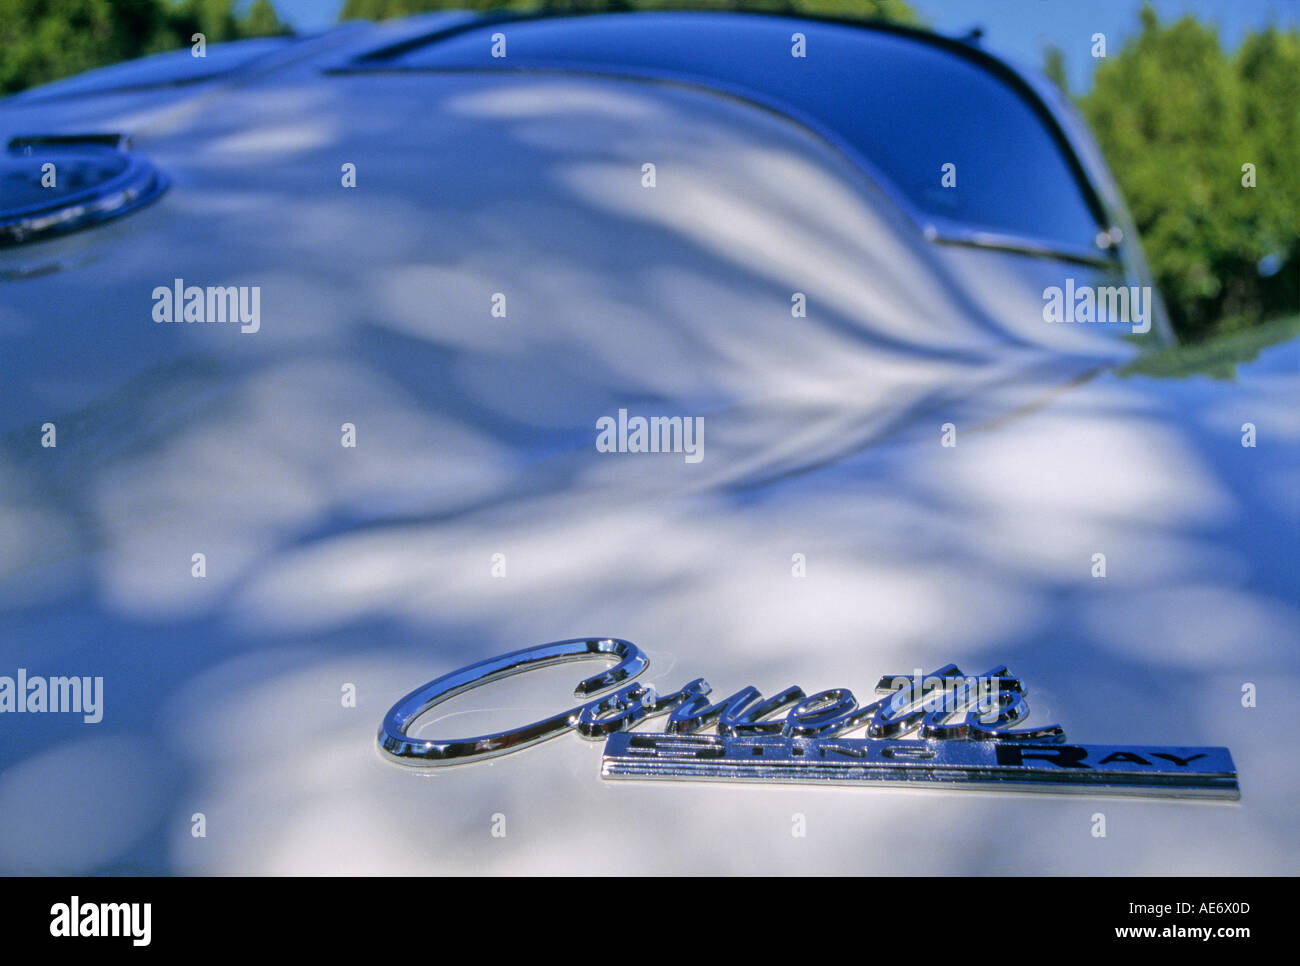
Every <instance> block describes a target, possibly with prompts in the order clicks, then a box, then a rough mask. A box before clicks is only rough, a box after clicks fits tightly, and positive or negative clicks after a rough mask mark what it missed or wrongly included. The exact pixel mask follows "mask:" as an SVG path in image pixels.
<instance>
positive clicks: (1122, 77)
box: [1079, 7, 1300, 339]
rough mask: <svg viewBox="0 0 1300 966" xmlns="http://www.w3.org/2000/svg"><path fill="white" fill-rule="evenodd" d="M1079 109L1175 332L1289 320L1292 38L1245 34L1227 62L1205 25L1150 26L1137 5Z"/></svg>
mask: <svg viewBox="0 0 1300 966" xmlns="http://www.w3.org/2000/svg"><path fill="white" fill-rule="evenodd" d="M1079 104H1080V108H1081V109H1082V111H1083V114H1084V116H1085V117H1086V118H1087V120H1088V122H1089V124H1090V125H1091V126H1092V130H1093V132H1094V134H1095V135H1096V137H1097V140H1098V142H1099V144H1100V145H1101V148H1102V151H1103V152H1104V153H1105V155H1106V159H1107V161H1108V163H1109V165H1110V168H1111V170H1112V172H1113V173H1114V175H1115V177H1116V179H1117V180H1118V181H1119V184H1120V187H1121V188H1122V190H1123V192H1124V196H1125V198H1126V200H1127V202H1128V204H1129V207H1130V209H1131V211H1132V213H1133V218H1134V221H1136V223H1137V227H1138V231H1139V234H1140V235H1141V237H1142V243H1143V248H1144V250H1145V251H1146V254H1147V257H1148V260H1149V261H1150V263H1151V266H1152V270H1153V272H1154V273H1155V276H1156V279H1157V282H1158V283H1159V285H1160V288H1161V290H1162V291H1163V293H1164V295H1165V298H1166V301H1167V303H1168V305H1169V310H1170V315H1171V317H1172V321H1173V323H1174V327H1175V329H1176V330H1177V331H1178V332H1179V334H1180V335H1181V336H1184V337H1190V338H1194V339H1195V338H1204V337H1207V336H1209V335H1212V334H1215V333H1218V332H1225V331H1230V330H1231V329H1234V328H1241V327H1243V326H1249V325H1253V324H1256V323H1258V322H1259V320H1260V319H1262V318H1265V317H1267V316H1270V315H1276V314H1278V313H1281V312H1294V311H1295V309H1296V298H1297V292H1300V178H1297V173H1300V33H1296V32H1294V31H1292V32H1289V33H1283V32H1279V31H1277V30H1274V29H1269V30H1267V31H1264V32H1263V33H1256V34H1252V35H1251V36H1249V37H1248V38H1247V40H1246V41H1245V42H1244V43H1243V44H1242V46H1241V48H1240V49H1239V50H1238V51H1237V53H1236V54H1235V55H1233V56H1229V55H1227V54H1225V53H1224V52H1223V50H1222V48H1221V47H1220V45H1219V40H1218V36H1217V35H1216V33H1215V31H1214V29H1213V28H1211V27H1207V26H1205V25H1202V24H1200V23H1197V22H1196V21H1195V20H1193V19H1191V18H1190V17H1184V18H1183V19H1181V20H1178V21H1176V22H1174V23H1172V24H1169V25H1161V24H1160V23H1159V22H1158V20H1157V18H1156V15H1155V13H1154V11H1153V10H1152V9H1151V8H1150V7H1146V8H1144V9H1143V11H1142V32H1141V34H1140V35H1138V36H1137V37H1136V38H1134V39H1133V40H1132V41H1130V42H1129V43H1127V44H1126V45H1125V46H1124V49H1123V50H1122V51H1120V52H1119V54H1117V55H1114V56H1111V57H1108V58H1106V59H1105V60H1103V61H1101V62H1100V64H1099V65H1098V68H1097V73H1096V77H1095V81H1094V86H1093V89H1092V91H1091V92H1089V93H1088V94H1087V95H1086V96H1085V97H1082V98H1080V101H1079ZM1246 164H1253V165H1254V166H1255V177H1256V183H1257V186H1256V187H1254V188H1251V187H1246V186H1244V184H1243V180H1244V178H1245V175H1244V174H1243V166H1244V165H1246ZM1261 263H1263V265H1264V269H1263V271H1262V272H1261Z"/></svg>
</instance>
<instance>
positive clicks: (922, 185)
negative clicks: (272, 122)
mask: <svg viewBox="0 0 1300 966" xmlns="http://www.w3.org/2000/svg"><path fill="white" fill-rule="evenodd" d="M796 32H797V33H802V34H804V35H805V37H806V56H805V57H803V58H799V57H794V56H792V55H791V47H792V42H791V35H792V34H794V33H796ZM496 33H501V34H504V35H505V38H506V54H507V56H506V57H505V58H496V57H493V56H492V46H493V44H492V35H493V34H496ZM368 65H369V66H373V67H379V68H399V69H471V68H486V69H492V68H496V69H503V68H504V69H509V68H515V69H520V68H523V69H540V70H546V69H552V70H559V69H568V70H586V71H594V72H601V73H615V74H634V75H649V76H661V77H665V78H678V79H682V80H697V81H700V82H703V83H709V84H712V85H719V86H722V87H725V88H729V89H731V90H733V91H735V92H736V93H738V94H747V95H750V96H753V97H755V98H756V99H758V100H761V101H763V102H765V103H768V104H770V105H772V106H774V107H779V108H780V109H782V110H784V111H786V112H788V113H790V114H791V115H793V116H795V117H796V118H798V119H799V120H801V121H803V122H804V123H806V124H808V125H810V126H812V127H813V128H814V129H816V130H817V131H818V132H819V133H821V134H823V135H824V136H826V137H828V138H829V139H831V140H832V141H834V142H836V143H837V144H838V145H839V146H840V147H842V148H844V149H846V150H848V151H850V153H853V154H856V155H857V156H858V159H859V160H860V161H865V162H866V164H867V165H868V166H869V167H871V168H874V169H875V171H876V172H877V174H878V176H880V177H881V178H882V179H883V180H884V181H885V182H886V185H887V186H889V185H892V186H893V188H894V189H895V194H896V195H901V198H902V200H904V201H905V203H906V204H907V205H908V206H910V208H911V209H912V213H913V215H914V216H916V217H917V218H918V219H919V220H921V221H923V222H924V223H926V224H928V225H930V226H933V227H934V228H935V229H936V230H937V231H938V233H939V234H940V235H944V234H947V233H948V232H950V231H954V230H957V231H963V230H964V231H971V230H976V231H979V230H983V231H987V232H992V233H1000V234H1010V235H1014V236H1022V237H1025V238H1028V239H1033V240H1037V241H1041V242H1046V243H1055V244H1057V245H1060V246H1065V247H1066V248H1068V249H1084V250H1088V251H1093V252H1096V251H1098V248H1097V236H1098V233H1099V232H1101V231H1102V230H1103V227H1102V225H1101V224H1100V222H1099V219H1098V217H1097V213H1096V212H1097V209H1096V206H1095V202H1093V201H1092V200H1091V199H1090V197H1089V194H1088V193H1087V191H1086V189H1085V188H1084V187H1083V183H1082V181H1081V176H1080V175H1079V174H1078V173H1077V172H1076V170H1075V169H1074V168H1073V167H1072V165H1071V159H1070V156H1069V155H1068V154H1067V153H1066V152H1067V150H1068V149H1066V148H1065V147H1064V146H1063V145H1062V144H1061V143H1060V142H1059V141H1058V140H1057V138H1056V137H1055V135H1054V133H1053V131H1052V129H1051V128H1050V127H1049V126H1048V124H1047V123H1046V122H1045V120H1044V118H1043V117H1042V116H1041V115H1040V113H1039V110H1040V109H1039V108H1038V107H1037V106H1036V104H1035V103H1034V102H1033V101H1032V100H1030V98H1029V97H1028V96H1026V95H1025V94H1024V93H1022V92H1021V91H1020V90H1019V89H1018V88H1017V87H1016V86H1015V85H1014V84H1013V83H1012V82H1011V81H1009V80H1007V79H1004V78H1003V77H1001V76H999V75H998V74H995V73H994V72H992V71H991V70H989V69H986V68H985V67H984V66H982V65H981V64H978V63H976V62H974V60H972V59H971V58H970V57H967V56H963V55H962V54H960V53H957V52H954V51H952V50H948V49H945V48H944V47H941V46H938V45H936V44H933V43H930V42H927V41H925V40H922V39H918V38H915V37H911V36H908V35H906V34H895V33H890V32H887V31H881V30H872V29H864V28H860V27H853V26H848V25H841V24H834V23H819V22H816V21H807V20H796V19H792V18H786V17H768V16H753V15H743V14H704V13H643V14H635V15H631V14H608V15H600V16H586V17H556V18H542V19H537V20H518V21H503V22H496V23H487V24H483V25H480V26H477V27H475V28H473V29H470V30H466V31H462V32H458V33H453V34H451V35H449V36H445V37H441V38H432V39H430V41H429V42H427V43H424V44H421V45H415V46H410V45H407V46H404V47H403V48H402V49H401V50H400V51H394V52H392V53H391V55H384V54H383V53H382V52H381V54H380V55H379V56H378V57H371V58H369V59H368ZM945 164H952V165H955V177H956V186H955V187H943V186H942V185H941V174H942V171H943V166H944V165H945Z"/></svg>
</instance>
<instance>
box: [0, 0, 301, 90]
mask: <svg viewBox="0 0 1300 966" xmlns="http://www.w3.org/2000/svg"><path fill="white" fill-rule="evenodd" d="M237 6H238V5H237V3H236V0H0V94H10V93H13V92H14V91H20V90H22V89H24V88H26V87H32V86H34V85H36V84H44V83H47V82H49V81H52V80H58V79H59V78H60V77H67V76H69V75H72V74H79V73H81V72H82V71H85V70H90V69H91V68H94V67H103V66H104V65H106V64H114V63H117V62H119V61H123V60H131V59H132V58H135V57H140V56H142V55H144V54H151V53H156V52H158V51H162V50H171V49H173V48H176V47H186V46H189V44H190V37H191V36H192V35H193V34H195V33H202V34H203V35H204V36H205V37H206V38H207V40H208V42H209V43H219V42H221V41H223V40H235V39H240V38H244V37H262V36H269V35H273V34H282V33H287V32H288V31H287V28H286V27H285V26H284V25H283V24H282V23H281V22H280V19H279V17H277V16H276V13H275V8H274V7H273V6H272V5H271V3H270V0H255V2H254V3H253V4H252V6H251V7H250V8H249V9H248V10H247V12H245V13H243V14H242V15H241V14H239V13H238V12H237Z"/></svg>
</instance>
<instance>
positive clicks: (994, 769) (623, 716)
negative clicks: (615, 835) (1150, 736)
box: [379, 638, 1241, 800]
mask: <svg viewBox="0 0 1300 966" xmlns="http://www.w3.org/2000/svg"><path fill="white" fill-rule="evenodd" d="M590 658H604V659H606V660H614V661H615V662H616V663H615V664H614V665H613V666H612V667H609V668H608V669H607V670H605V671H602V672H601V673H599V674H596V675H593V676H591V677H589V678H587V679H585V680H584V681H582V682H581V683H580V684H579V685H578V687H577V688H576V689H575V691H574V694H575V696H577V697H579V698H587V699H588V700H586V701H585V702H584V703H582V704H579V705H577V706H576V707H573V708H570V709H568V710H567V711H562V712H560V713H559V714H556V715H553V716H552V717H549V718H546V719H544V720H542V721H535V722H533V723H532V724H528V725H524V726H522V727H520V728H515V729H512V730H510V731H502V732H497V733H496V734H489V735H479V736H477V737H472V738H457V739H431V738H411V737H409V736H408V735H407V730H408V729H409V728H410V727H411V725H412V724H413V723H414V722H415V720H416V719H417V718H419V717H420V716H421V715H423V714H424V713H425V712H426V711H428V710H429V709H431V708H433V707H434V706H436V705H438V704H441V703H442V702H444V701H447V700H449V699H450V698H452V697H455V696H456V695H459V694H463V693H465V692H466V691H469V690H471V689H473V688H476V687H479V686H481V685H484V684H488V683H490V682H492V681H497V680H500V679H502V678H505V677H509V676H511V675H515V674H520V673H523V672H525V671H529V670H532V669H534V668H539V667H546V666H550V665H554V664H561V663H565V662H568V661H579V660H584V659H590ZM649 664H650V662H649V660H648V659H647V658H646V656H645V655H644V654H643V653H642V651H641V649H640V648H638V647H637V646H636V645H635V644H633V643H631V642H630V641H624V640H619V639H617V638H576V639H574V640H568V641H557V642H555V643H552V644H540V645H537V646H535V647H527V648H524V649H523V650H519V651H512V652H511V653H509V654H503V655H501V656H499V657H494V658H490V659H488V660H486V661H480V662H478V663H477V664H471V665H469V666H468V667H464V668H461V669H460V670H458V671H453V672H452V673H450V674H446V675H443V676H442V677H440V678H437V679H436V680H434V681H431V682H429V683H428V684H426V685H425V686H424V687H422V688H418V689H417V690H415V691H412V692H411V693H410V694H408V695H407V696H406V697H404V698H402V699H401V700H400V701H398V702H397V704H395V705H394V706H393V707H392V709H391V710H390V711H389V712H388V714H387V715H386V716H385V718H384V723H383V725H382V726H381V727H380V729H379V747H380V750H381V751H382V752H383V753H384V754H385V755H386V756H388V757H389V758H391V759H392V760H394V761H397V762H399V763H401V764H405V765H417V766H438V765H454V764H461V763H465V762H471V761H479V760H482V759H484V758H490V757H493V756H497V755H505V754H509V753H511V752H514V751H518V750H520V749H522V748H526V747H528V746H530V745H535V744H537V743H538V742H541V741H545V740H547V739H548V738H554V737H556V736H557V735H560V734H564V733H566V732H569V731H576V732H577V733H578V734H580V735H582V736H583V737H584V738H589V739H600V738H604V739H605V753H604V756H603V760H602V765H601V775H602V776H603V777H605V778H613V779H665V778H666V779H681V780H691V781H697V780H706V781H747V782H801V783H815V784H827V783H829V784H843V785H855V784H859V783H866V784H873V785H892V786H905V787H917V786H932V785H937V786H941V787H947V788H977V789H985V790H1002V791H1052V792H1074V793H1082V794H1106V795H1145V796H1156V797H1164V798H1167V797H1177V798H1215V799H1230V800H1235V799H1238V798H1240V797H1241V793H1240V790H1239V788H1238V785H1237V769H1236V766H1235V765H1234V764H1233V761H1232V756H1231V754H1230V753H1229V752H1228V749H1227V748H1190V747H1185V746H1181V745H1167V746H1166V745H1157V746H1138V745H1075V744H1069V743H1067V742H1066V740H1065V732H1064V730H1062V728H1061V727H1060V726H1059V725H1046V726H1038V727H1013V726H1014V725H1018V724H1020V723H1021V722H1023V721H1024V720H1025V719H1026V718H1027V717H1028V715H1029V705H1028V702H1027V697H1026V695H1027V692H1026V690H1025V687H1024V684H1023V683H1022V682H1021V681H1020V679H1018V678H1016V677H1015V676H1014V675H1012V674H1011V672H1010V671H1009V670H1008V669H1007V668H1006V667H1005V666H998V667H994V668H991V669H990V670H988V671H986V672H985V673H983V674H980V675H976V676H967V675H965V674H963V673H962V671H961V670H960V669H959V668H958V667H957V666H956V665H954V664H949V665H947V666H946V667H942V668H939V669H938V670H936V671H933V672H930V673H928V674H922V673H921V672H920V671H919V670H918V671H915V672H913V673H912V674H909V675H896V676H892V677H890V676H886V677H882V678H881V679H880V680H879V682H878V683H877V685H876V692H877V693H878V694H880V695H882V697H880V698H878V699H877V700H875V701H873V702H871V703H869V704H866V705H859V703H858V700H857V698H855V697H854V695H853V692H851V691H849V690H848V689H846V688H833V689H831V690H828V691H821V692H818V693H816V694H812V695H808V694H805V693H804V691H803V690H802V689H800V688H797V687H790V688H786V689H785V690H784V691H782V692H780V693H779V694H776V695H773V696H772V697H768V698H765V697H763V695H762V694H761V693H760V692H759V691H758V690H757V689H756V688H753V687H746V688H742V689H741V690H739V691H737V692H736V693H734V694H732V695H730V696H729V697H726V698H723V699H722V700H720V701H716V702H710V700H709V699H708V697H707V696H708V695H709V694H710V692H711V690H712V689H711V688H710V687H709V685H708V683H707V682H706V681H705V680H704V679H703V678H697V679H696V680H694V681H691V682H690V683H689V684H687V685H685V686H684V687H682V688H681V689H680V690H678V691H675V692H673V693H672V694H668V695H663V696H661V695H659V694H657V693H656V692H655V690H654V689H653V688H650V687H647V686H645V685H642V684H638V683H636V682H634V681H633V680H632V679H633V678H635V677H637V676H638V675H640V674H641V673H642V672H643V671H644V670H645V669H646V668H647V667H649ZM611 689H612V690H611ZM605 692H608V693H605ZM597 695H602V696H599V697H597ZM782 712H783V713H782ZM664 714H666V715H668V719H667V722H666V724H665V727H664V730H663V731H662V732H660V733H652V732H639V731H632V730H631V729H632V728H634V727H635V726H636V725H637V724H639V723H640V722H642V721H644V720H646V719H648V718H653V717H657V716H660V715H664ZM709 728H711V729H713V731H714V733H713V734H700V733H699V732H701V731H704V730H705V729H709ZM854 731H861V732H862V733H863V736H862V737H845V736H846V735H847V734H849V733H851V732H854Z"/></svg>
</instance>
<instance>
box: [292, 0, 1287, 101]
mask: <svg viewBox="0 0 1300 966" xmlns="http://www.w3.org/2000/svg"><path fill="white" fill-rule="evenodd" d="M911 3H912V6H913V7H914V8H915V9H916V10H917V11H918V13H920V15H921V16H922V18H924V20H925V21H926V23H928V24H929V26H930V27H932V28H933V29H935V30H938V31H939V32H941V33H946V34H964V33H966V32H967V31H968V30H970V28H971V27H973V26H975V25H979V26H982V27H983V28H984V31H985V34H984V43H985V45H986V46H987V47H988V48H989V49H990V50H992V51H993V52H994V53H998V54H1004V55H1010V56H1014V57H1015V58H1017V59H1018V60H1020V61H1022V62H1027V63H1028V64H1030V65H1032V66H1034V67H1041V66H1042V63H1043V48H1044V47H1045V46H1046V45H1047V44H1055V45H1056V46H1058V47H1060V48H1061V49H1062V50H1064V51H1065V55H1066V67H1067V70H1068V72H1069V77H1070V86H1071V87H1072V88H1073V89H1074V90H1076V91H1077V90H1086V89H1087V87H1088V86H1089V85H1090V84H1091V78H1092V69H1093V58H1092V53H1091V51H1092V39H1091V38H1092V35H1093V34H1094V33H1097V32H1101V33H1104V34H1105V35H1106V40H1107V47H1108V50H1109V51H1117V50H1119V48H1120V46H1122V45H1123V43H1124V41H1125V40H1126V39H1127V38H1128V37H1129V36H1131V35H1132V34H1134V33H1136V32H1137V30H1138V11H1139V10H1140V9H1141V7H1142V3H1141V0H1092V2H1087V3H1079V2H1076V0H984V2H978V0H976V2H972V0H911ZM1154 5H1155V8H1156V12H1157V13H1158V14H1159V15H1160V19H1161V20H1162V21H1167V20H1176V19H1178V18H1179V17H1181V16H1183V15H1184V14H1188V13H1190V14H1192V15H1193V16H1195V17H1196V18H1197V19H1199V20H1202V21H1204V22H1206V23H1213V24H1216V25H1217V26H1218V27H1219V36H1220V39H1221V40H1222V42H1223V43H1224V45H1225V46H1227V47H1228V48H1230V49H1231V48H1233V47H1236V45H1237V44H1238V43H1240V42H1241V38H1242V37H1243V36H1244V34H1246V33H1247V32H1249V31H1251V30H1258V29H1261V28H1263V27H1265V26H1267V25H1268V24H1269V23H1274V22H1275V23H1277V24H1278V25H1280V26H1288V25H1289V26H1292V27H1296V26H1300V4H1298V3H1296V2H1295V0H1155V3H1154ZM275 6H276V9H277V10H278V11H279V12H280V15H281V17H282V18H283V19H285V20H286V21H288V22H289V23H291V24H293V25H294V26H295V27H296V28H297V29H299V30H318V29H321V28H324V27H328V26H330V25H331V24H333V23H335V22H336V20H337V17H338V12H339V10H341V9H342V7H343V3H342V0H276V4H275Z"/></svg>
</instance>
